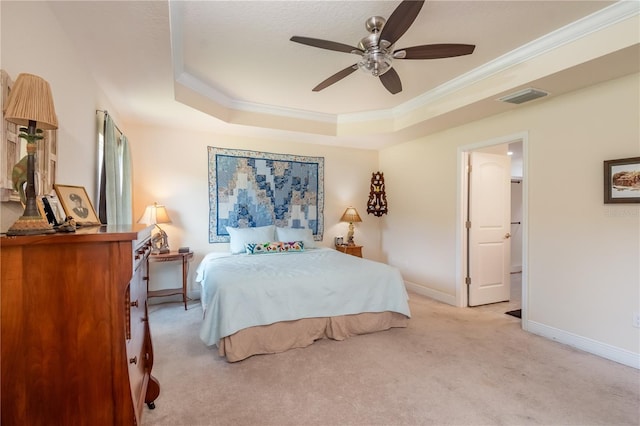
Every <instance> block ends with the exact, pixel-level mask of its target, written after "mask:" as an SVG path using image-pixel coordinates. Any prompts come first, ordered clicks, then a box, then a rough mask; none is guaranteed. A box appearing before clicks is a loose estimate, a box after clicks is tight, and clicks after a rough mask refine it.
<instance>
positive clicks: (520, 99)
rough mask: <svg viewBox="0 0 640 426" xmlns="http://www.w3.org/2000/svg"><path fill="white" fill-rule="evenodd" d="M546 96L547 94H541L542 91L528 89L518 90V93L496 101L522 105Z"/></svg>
mask: <svg viewBox="0 0 640 426" xmlns="http://www.w3.org/2000/svg"><path fill="white" fill-rule="evenodd" d="M548 94H549V93H547V92H543V91H542V90H538V89H531V88H529V89H524V90H520V91H519V92H515V93H511V94H510V95H507V96H503V97H501V98H500V99H498V100H499V101H502V102H507V103H510V104H523V103H525V102H529V101H532V100H534V99H538V98H542V97H544V96H547V95H548Z"/></svg>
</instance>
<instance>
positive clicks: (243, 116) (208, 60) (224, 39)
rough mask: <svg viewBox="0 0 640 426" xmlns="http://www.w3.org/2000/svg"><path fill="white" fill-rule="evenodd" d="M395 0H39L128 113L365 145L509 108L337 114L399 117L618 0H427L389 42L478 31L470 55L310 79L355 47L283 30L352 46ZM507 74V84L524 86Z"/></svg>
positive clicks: (573, 77)
mask: <svg viewBox="0 0 640 426" xmlns="http://www.w3.org/2000/svg"><path fill="white" fill-rule="evenodd" d="M399 3H400V2H399V1H179V2H166V1H83V2H76V1H53V2H48V4H49V6H50V7H51V9H52V11H53V12H54V14H55V16H56V17H57V18H58V20H59V21H60V24H61V27H62V28H63V30H64V31H65V32H66V33H67V35H68V36H69V39H70V40H71V42H72V43H73V44H74V45H75V47H76V49H77V50H78V52H79V53H80V55H81V56H82V57H83V58H84V60H85V61H86V63H87V66H88V67H90V69H91V70H92V73H93V75H94V78H95V79H96V81H97V82H98V83H99V84H100V85H101V86H102V88H103V90H104V92H105V93H106V94H107V96H108V97H109V99H110V101H111V102H112V103H113V105H114V107H115V108H116V109H117V110H118V112H119V114H120V115H121V117H122V119H123V120H124V121H126V122H144V123H150V124H153V123H160V122H162V123H163V124H164V125H168V126H177V127H180V126H181V127H185V126H189V127H191V128H194V129H202V130H211V131H218V132H226V133H231V134H241V135H249V136H250V135H257V134H261V135H266V136H267V137H274V138H284V139H288V140H299V141H301V142H316V143H327V144H342V145H350V146H358V147H365V148H379V147H381V146H385V145H388V144H390V143H394V142H398V141H400V140H402V139H403V138H405V139H406V138H410V137H415V135H416V134H424V133H425V132H429V131H435V130H437V129H439V128H441V127H443V126H444V127H446V126H450V125H455V124H459V123H460V122H463V121H464V120H469V119H474V118H480V117H481V116H486V115H487V114H492V113H497V112H501V111H506V110H508V109H509V108H513V106H511V105H506V104H501V103H498V102H496V101H495V96H489V97H488V98H491V99H489V100H487V101H486V102H484V103H480V102H478V103H477V105H475V106H473V108H472V105H469V106H468V107H465V106H462V107H460V108H456V112H455V113H454V112H450V113H448V114H446V116H445V115H444V114H443V115H442V116H439V117H437V118H435V119H431V120H429V126H426V124H425V123H426V121H427V120H425V123H413V124H412V125H411V126H399V127H398V126H396V127H395V128H393V129H389V128H388V127H384V128H382V129H380V130H371V131H367V132H364V133H367V134H362V135H359V134H349V133H348V132H343V131H342V130H341V128H340V126H341V125H343V124H344V123H349V122H357V121H360V122H368V121H370V122H375V121H376V120H377V117H385V119H389V117H392V120H393V121H392V122H393V123H396V122H397V121H398V120H402V116H403V114H405V113H406V114H409V112H410V111H411V110H412V108H413V109H415V105H418V106H424V104H425V103H426V102H428V99H430V98H429V96H430V94H433V93H434V92H436V91H442V90H443V88H446V87H447V85H449V84H450V82H452V81H458V80H460V78H465V77H466V78H467V79H475V78H476V77H474V75H477V76H478V77H477V78H484V77H486V75H487V72H488V71H487V70H488V69H490V68H488V66H494V67H495V66H496V65H495V64H497V63H500V61H502V63H504V64H505V65H504V66H505V67H507V66H511V65H513V64H514V63H516V62H514V60H515V59H513V60H511V59H509V60H505V58H517V57H518V56H517V54H518V52H521V51H523V49H526V48H529V49H530V48H531V45H532V42H534V41H536V40H538V41H540V40H541V37H543V36H545V35H548V34H549V33H553V34H556V33H558V31H557V30H559V29H561V28H563V27H566V26H567V25H569V24H571V23H574V22H576V21H579V20H581V19H582V18H585V17H587V16H589V15H591V14H593V13H594V12H598V11H599V10H602V9H605V8H606V7H608V6H610V5H611V4H613V3H615V2H613V1H594V0H588V1H576V0H562V1H480V0H476V1H451V0H449V1H427V2H426V3H425V5H424V7H423V8H422V10H421V12H420V14H419V15H418V17H417V19H416V21H415V22H414V24H413V25H412V26H411V27H410V28H409V30H408V31H407V32H406V33H405V34H404V35H403V36H402V37H401V38H400V40H399V41H398V42H397V43H396V48H401V47H410V46H414V45H421V44H430V43H466V44H475V45H476V50H475V52H474V53H473V54H472V55H468V56H462V57H457V58H448V59H437V60H396V61H394V64H393V66H394V68H395V69H396V71H397V72H398V74H399V75H400V78H401V80H402V84H403V91H402V92H401V93H399V94H397V95H391V94H390V93H388V92H387V91H386V89H384V87H383V86H382V84H381V83H380V82H379V81H378V79H377V78H375V77H372V76H370V75H366V74H364V73H362V72H359V71H358V72H355V73H353V74H351V75H350V76H348V77H346V78H345V79H343V80H341V81H340V82H338V83H336V84H334V85H332V86H330V87H328V88H326V89H324V90H322V91H320V92H312V91H311V89H312V88H313V87H314V86H315V85H317V84H318V83H319V82H321V81H322V80H324V79H325V78H327V77H329V76H330V75H332V74H334V73H336V72H337V71H339V70H341V69H343V68H345V67H347V66H349V65H351V64H353V63H355V62H356V61H357V58H358V56H356V55H353V54H347V53H340V52H333V51H329V50H325V49H318V48H314V47H310V46H305V45H301V44H298V43H293V42H291V41H289V38H290V37H291V36H293V35H298V36H307V37H314V38H321V39H326V40H331V41H336V42H340V43H344V44H349V45H354V46H355V45H357V43H358V41H359V40H360V39H361V38H362V37H364V36H365V35H367V32H366V30H365V27H364V22H365V20H366V19H367V18H368V17H370V16H373V15H380V16H383V17H385V18H388V17H389V15H390V14H391V13H392V12H393V10H394V9H395V8H396V7H397V5H398V4H399ZM627 3H637V2H627ZM636 6H637V4H636ZM628 10H632V11H633V10H635V12H632V13H635V14H636V16H637V13H638V12H637V7H635V9H634V8H632V9H629V8H628V7H627V12H625V13H627V14H628ZM583 32H585V33H586V31H584V30H583ZM547 38H548V36H547ZM534 44H535V43H534ZM518 60H519V61H521V60H520V59H518ZM638 62H640V61H639V60H638V45H636V46H634V47H633V48H632V49H626V50H625V51H624V52H617V53H616V54H614V55H610V56H608V57H606V58H601V60H600V61H599V62H598V60H594V61H592V62H590V63H586V64H584V67H576V68H575V69H572V70H563V72H562V73H558V72H549V75H548V77H547V78H545V79H539V80H537V81H532V82H530V83H531V84H534V83H535V84H536V86H537V87H539V88H541V89H545V90H548V91H550V92H552V95H558V94H560V93H563V92H565V91H568V90H574V89H576V88H579V87H582V86H584V85H587V84H593V83H594V82H598V81H603V80H606V79H610V78H614V77H617V76H620V75H624V74H628V73H630V72H637V71H638ZM603 65H604V66H603ZM479 70H484V71H482V72H479ZM494 71H495V72H498V71H499V70H497V69H496V70H494ZM474 73H475V74H474ZM515 83H516V82H514V85H513V89H514V90H516V89H518V88H522V87H525V86H526V85H524V84H522V82H517V84H515ZM545 83H548V87H546V86H545ZM489 101H490V102H489ZM537 102H539V101H537ZM187 104H188V105H187ZM203 111H204V112H206V113H204V112H203ZM408 111H409V112H408ZM287 120H292V122H293V121H296V120H298V121H299V120H303V122H304V123H319V125H320V127H322V129H321V130H310V131H305V130H304V129H305V126H304V125H303V126H299V125H297V126H296V125H292V126H291V127H289V126H288V125H287V124H283V123H286V122H287ZM274 123H277V124H274ZM323 126H324V127H323ZM275 127H278V128H275ZM306 127H308V128H313V127H314V126H313V125H312V126H306ZM392 127H393V126H392ZM427 127H428V128H427Z"/></svg>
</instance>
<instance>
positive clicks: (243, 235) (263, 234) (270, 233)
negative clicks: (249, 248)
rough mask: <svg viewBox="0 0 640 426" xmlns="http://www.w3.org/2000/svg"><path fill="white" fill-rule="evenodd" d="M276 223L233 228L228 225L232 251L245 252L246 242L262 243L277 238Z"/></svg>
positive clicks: (234, 252) (235, 252)
mask: <svg viewBox="0 0 640 426" xmlns="http://www.w3.org/2000/svg"><path fill="white" fill-rule="evenodd" d="M275 229H276V227H275V225H268V226H257V227H255V228H232V227H230V226H227V232H228V233H229V243H230V247H229V249H230V250H231V253H233V254H237V253H244V252H245V244H250V243H261V242H263V241H274V240H275Z"/></svg>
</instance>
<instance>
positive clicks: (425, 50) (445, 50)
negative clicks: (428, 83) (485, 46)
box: [393, 44, 476, 59]
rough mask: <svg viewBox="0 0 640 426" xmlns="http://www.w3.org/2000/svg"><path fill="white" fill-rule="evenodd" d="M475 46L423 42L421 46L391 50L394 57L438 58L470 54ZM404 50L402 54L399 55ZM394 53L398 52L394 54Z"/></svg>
mask: <svg viewBox="0 0 640 426" xmlns="http://www.w3.org/2000/svg"><path fill="white" fill-rule="evenodd" d="M475 48H476V46H475V45H473V44H425V45H422V46H414V47H407V48H406V49H398V50H396V51H394V52H393V55H394V58H396V59H439V58H451V57H454V56H463V55H470V54H472V53H473V51H474V49H475ZM402 52H405V53H404V55H401V53H402ZM396 53H399V55H398V56H396Z"/></svg>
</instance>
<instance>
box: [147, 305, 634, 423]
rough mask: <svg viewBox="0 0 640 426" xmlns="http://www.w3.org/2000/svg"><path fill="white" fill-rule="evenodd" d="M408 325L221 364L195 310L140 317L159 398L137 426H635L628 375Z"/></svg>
mask: <svg viewBox="0 0 640 426" xmlns="http://www.w3.org/2000/svg"><path fill="white" fill-rule="evenodd" d="M410 306H411V310H412V319H411V321H410V326H409V327H408V328H406V329H394V330H390V331H384V332H380V333H374V334H370V335H365V336H357V337H354V338H351V339H348V340H346V341H343V342H336V341H331V340H320V341H317V342H316V343H314V344H313V345H311V346H310V347H308V348H305V349H296V350H291V351H288V352H285V353H282V354H275V355H260V356H254V357H251V358H249V359H247V360H245V361H241V362H239V363H234V364H230V363H227V362H226V361H225V360H224V359H221V358H220V357H219V356H218V355H217V352H216V350H215V348H207V347H205V346H204V344H203V343H202V342H201V341H200V339H199V337H198V331H199V326H200V322H201V318H202V310H201V309H200V306H199V304H198V302H197V301H194V302H190V304H189V310H188V311H186V312H185V311H184V308H183V306H182V304H181V303H170V304H162V305H155V306H151V308H150V321H151V332H152V335H153V342H154V349H155V366H154V375H155V376H156V377H157V378H158V380H159V381H160V386H161V392H160V396H159V398H158V399H157V400H156V408H155V410H149V409H148V408H147V407H146V406H145V408H144V413H143V424H144V425H166V426H174V425H322V426H325V425H326V426H329V425H532V424H536V425H638V424H639V423H640V413H639V408H638V407H639V402H640V389H639V388H640V373H639V371H638V370H635V369H633V368H631V367H626V366H623V365H620V364H617V363H615V362H612V361H608V360H605V359H602V358H599V357H596V356H595V355H590V354H587V353H584V352H581V351H578V350H575V349H572V348H570V347H568V346H565V345H562V344H559V343H556V342H553V341H550V340H547V339H544V338H541V337H538V336H534V335H532V334H529V333H526V332H523V331H522V330H521V329H520V320H519V319H517V318H514V317H511V316H509V315H504V314H501V313H495V312H488V311H482V310H476V309H469V308H455V307H452V306H448V305H445V304H441V303H438V302H435V301H433V300H431V299H428V298H426V297H422V296H420V295H416V294H413V293H412V294H411V301H410Z"/></svg>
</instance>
